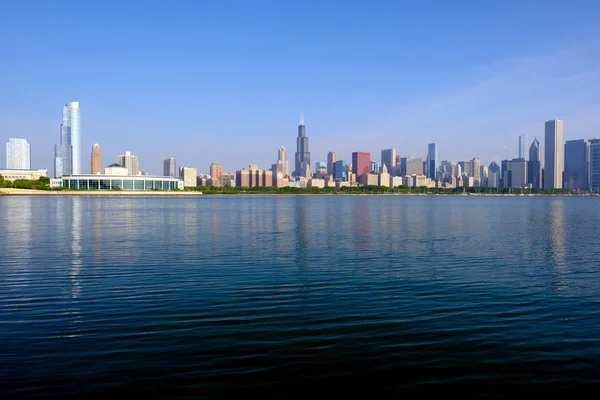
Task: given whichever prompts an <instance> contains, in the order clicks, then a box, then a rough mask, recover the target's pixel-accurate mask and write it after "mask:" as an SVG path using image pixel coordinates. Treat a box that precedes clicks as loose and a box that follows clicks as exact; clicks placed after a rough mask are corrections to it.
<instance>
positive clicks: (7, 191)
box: [0, 188, 600, 197]
mask: <svg viewBox="0 0 600 400" xmlns="http://www.w3.org/2000/svg"><path fill="white" fill-rule="evenodd" d="M0 196H35V197H44V196H47V197H56V196H80V197H98V196H100V197H112V196H115V197H123V196H135V197H140V196H141V197H144V196H147V197H199V196H210V197H218V196H428V197H429V196H444V197H459V196H463V197H539V196H544V197H595V196H600V194H596V193H581V194H574V193H565V194H563V193H556V194H549V193H527V194H514V193H513V194H509V193H253V192H247V193H203V192H201V191H192V190H190V191H183V190H182V191H164V192H163V191H134V190H132V191H124V190H123V191H116V190H115V191H101V190H97V191H94V190H86V191H79V190H56V191H53V190H35V189H12V188H0Z"/></svg>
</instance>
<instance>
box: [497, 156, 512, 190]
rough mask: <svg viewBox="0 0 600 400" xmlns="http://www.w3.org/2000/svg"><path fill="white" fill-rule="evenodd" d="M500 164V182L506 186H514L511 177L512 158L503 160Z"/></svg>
mask: <svg viewBox="0 0 600 400" xmlns="http://www.w3.org/2000/svg"><path fill="white" fill-rule="evenodd" d="M500 165H501V167H500V171H501V175H500V184H501V185H502V187H504V188H509V187H512V182H511V179H510V160H502V161H501V162H500Z"/></svg>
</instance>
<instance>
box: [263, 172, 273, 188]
mask: <svg viewBox="0 0 600 400" xmlns="http://www.w3.org/2000/svg"><path fill="white" fill-rule="evenodd" d="M262 185H263V186H267V187H271V186H273V171H271V170H268V169H264V170H262Z"/></svg>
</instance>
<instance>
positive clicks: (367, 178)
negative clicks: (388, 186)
mask: <svg viewBox="0 0 600 400" xmlns="http://www.w3.org/2000/svg"><path fill="white" fill-rule="evenodd" d="M358 183H360V184H361V185H363V186H377V185H379V175H378V174H371V173H366V174H362V175H360V176H359V177H358Z"/></svg>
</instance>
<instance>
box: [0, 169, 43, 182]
mask: <svg viewBox="0 0 600 400" xmlns="http://www.w3.org/2000/svg"><path fill="white" fill-rule="evenodd" d="M0 175H2V177H3V178H4V180H7V181H11V182H14V181H16V180H17V179H27V180H30V181H37V180H38V179H40V178H41V177H48V170H47V169H8V168H7V169H0Z"/></svg>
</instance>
